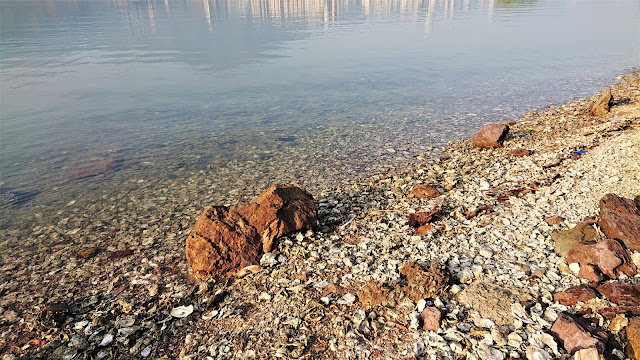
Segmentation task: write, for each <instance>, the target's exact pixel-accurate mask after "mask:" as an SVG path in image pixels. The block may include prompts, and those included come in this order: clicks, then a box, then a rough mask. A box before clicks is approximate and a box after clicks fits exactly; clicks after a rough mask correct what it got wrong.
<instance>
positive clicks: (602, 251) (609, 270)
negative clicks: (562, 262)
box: [567, 239, 636, 279]
mask: <svg viewBox="0 0 640 360" xmlns="http://www.w3.org/2000/svg"><path fill="white" fill-rule="evenodd" d="M567 262H569V263H572V262H577V263H580V270H581V271H582V267H583V266H585V265H593V266H596V267H598V269H599V270H600V271H602V273H603V274H604V275H606V276H608V277H610V278H612V279H617V278H618V277H620V275H622V274H626V275H628V276H634V275H635V274H636V267H635V265H633V263H632V262H631V257H630V254H629V251H628V250H627V249H625V248H624V246H623V245H622V244H621V243H620V242H619V241H618V240H613V239H605V240H602V241H598V242H593V241H589V242H579V243H576V244H575V245H574V246H573V247H572V248H571V250H569V252H568V253H567Z"/></svg>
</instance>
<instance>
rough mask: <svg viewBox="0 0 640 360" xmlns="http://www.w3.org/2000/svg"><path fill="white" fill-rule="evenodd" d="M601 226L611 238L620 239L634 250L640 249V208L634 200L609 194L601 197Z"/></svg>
mask: <svg viewBox="0 0 640 360" xmlns="http://www.w3.org/2000/svg"><path fill="white" fill-rule="evenodd" d="M599 224H600V227H601V228H602V231H603V232H604V234H605V235H607V237H608V238H611V239H620V240H622V241H623V242H624V244H625V245H626V246H627V248H629V250H632V251H640V210H639V209H638V207H637V206H636V204H635V203H634V201H633V200H630V199H625V198H621V197H619V196H617V195H615V194H607V195H605V196H604V197H603V198H602V199H600V219H599Z"/></svg>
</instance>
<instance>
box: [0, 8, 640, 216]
mask: <svg viewBox="0 0 640 360" xmlns="http://www.w3.org/2000/svg"><path fill="white" fill-rule="evenodd" d="M639 19H640V2H638V1H636V0H607V1H603V0H584V1H581V0H540V1H536V0H529V1H517V0H513V1H507V0H502V1H499V0H487V1H474V0H463V1H459V0H422V1H412V0H400V1H398V0H370V1H341V0H322V1H319V0H279V1H278V0H193V1H184V0H141V1H126V0H76V1H64V0H0V31H1V33H0V69H1V78H0V79H1V84H0V96H1V108H0V111H1V127H0V156H1V157H0V160H1V162H0V174H1V175H0V176H1V178H0V181H1V182H0V196H1V197H2V200H1V201H0V206H1V207H2V208H3V214H0V217H2V215H4V217H5V219H6V218H7V217H8V216H11V214H13V212H14V211H18V210H16V209H19V210H20V211H23V210H24V209H27V210H26V211H28V210H29V207H38V209H39V211H45V209H49V210H50V211H55V210H56V209H57V207H60V206H62V204H67V203H68V202H69V201H71V200H78V199H91V198H92V197H96V198H97V197H100V196H102V197H103V198H104V197H105V196H107V195H108V194H105V192H106V191H113V192H118V191H120V192H122V191H128V192H131V194H135V193H136V192H137V191H138V192H139V191H147V192H153V191H154V187H153V186H148V187H145V188H133V187H132V188H127V187H126V186H125V185H126V184H129V183H131V182H133V183H143V182H145V181H146V183H148V184H153V185H154V186H156V187H157V186H163V184H164V186H169V187H171V186H178V185H177V184H180V181H184V182H189V181H191V182H192V181H196V180H194V179H195V178H193V177H194V176H196V175H198V176H200V178H199V179H207V181H206V183H204V182H203V183H202V186H201V188H202V193H203V194H204V193H207V194H209V195H211V194H212V193H213V195H211V199H214V200H216V199H221V200H232V199H234V198H242V197H243V194H244V193H247V195H249V193H251V192H252V191H253V189H254V188H255V189H261V188H264V186H265V184H268V183H269V182H272V181H296V182H299V183H302V184H303V185H305V186H308V187H310V188H312V189H321V188H326V187H327V186H333V185H336V184H340V183H344V182H346V181H348V180H351V179H356V178H358V177H362V176H366V175H368V174H371V173H373V172H377V171H380V170H382V169H384V168H385V167H386V166H390V165H402V164H406V163H410V162H411V161H412V159H415V157H416V156H417V155H419V154H425V155H429V154H431V153H432V152H433V151H434V149H437V148H438V147H441V146H442V145H443V144H445V143H446V141H448V140H455V139H458V138H461V137H464V136H468V135H469V134H471V133H472V132H473V131H474V130H476V129H477V128H478V127H479V126H480V125H481V124H482V123H484V122H487V121H504V120H507V119H515V117H516V116H517V115H518V114H521V113H522V112H524V111H527V110H532V109H535V108H537V107H541V106H545V105H547V104H549V103H557V102H562V101H566V100H568V99H572V98H576V97H581V96H586V95H591V94H592V93H594V92H595V91H599V90H601V89H603V88H604V87H606V85H607V84H609V83H611V82H613V81H615V77H616V76H617V75H620V74H624V73H627V72H629V71H630V70H631V69H632V68H633V67H634V66H638V65H640V37H639V34H640V25H639V24H640V20H639ZM96 159H115V160H116V161H117V167H115V168H114V169H110V170H109V171H107V172H106V173H104V174H100V175H98V176H96V177H92V178H85V179H73V176H70V175H69V174H73V171H74V169H76V168H78V167H79V166H80V167H81V166H83V164H86V163H87V162H91V161H93V160H96ZM181 179H182V180H181ZM165 181H172V182H171V183H170V184H169V185H167V184H168V183H165ZM212 187H213V188H215V189H214V190H212V189H211V188H212ZM196 188H198V187H196ZM205 188H208V189H205ZM106 189H110V190H106ZM123 189H127V190H123ZM247 189H250V190H247ZM216 192H217V193H216ZM169 193H171V192H170V191H169ZM165 196H171V195H166V194H165ZM192 196H193V197H192V198H190V199H189V200H191V201H199V200H198V199H196V198H197V197H198V196H199V193H198V191H196V192H195V193H194V194H193V195H192ZM185 201H186V200H185ZM8 209H9V210H8Z"/></svg>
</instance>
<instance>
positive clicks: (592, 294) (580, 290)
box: [553, 284, 598, 306]
mask: <svg viewBox="0 0 640 360" xmlns="http://www.w3.org/2000/svg"><path fill="white" fill-rule="evenodd" d="M596 297H598V293H596V291H595V290H593V289H592V288H591V287H589V286H588V285H584V284H583V285H578V286H574V287H571V288H569V289H567V290H565V291H562V292H558V293H555V294H554V295H553V300H555V301H557V302H559V303H560V304H562V305H566V306H573V305H575V304H577V303H578V302H579V301H589V300H591V299H593V298H596Z"/></svg>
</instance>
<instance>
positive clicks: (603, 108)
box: [589, 89, 613, 116]
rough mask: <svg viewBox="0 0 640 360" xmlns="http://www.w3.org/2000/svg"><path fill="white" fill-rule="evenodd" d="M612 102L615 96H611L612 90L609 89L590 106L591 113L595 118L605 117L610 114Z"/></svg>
mask: <svg viewBox="0 0 640 360" xmlns="http://www.w3.org/2000/svg"><path fill="white" fill-rule="evenodd" d="M612 102H613V95H612V94H611V89H607V90H605V91H604V92H603V93H602V94H600V96H598V98H597V99H596V100H595V101H594V102H593V103H592V104H591V105H589V113H590V114H591V115H593V116H605V115H607V114H608V113H609V109H611V104H612Z"/></svg>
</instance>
